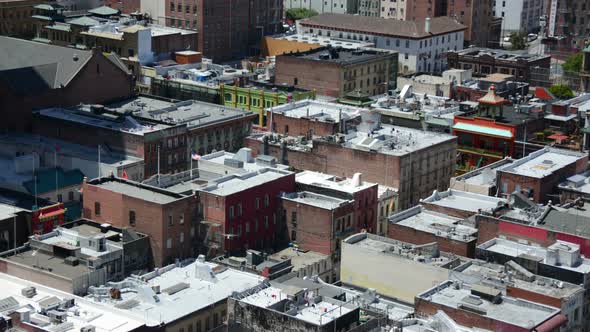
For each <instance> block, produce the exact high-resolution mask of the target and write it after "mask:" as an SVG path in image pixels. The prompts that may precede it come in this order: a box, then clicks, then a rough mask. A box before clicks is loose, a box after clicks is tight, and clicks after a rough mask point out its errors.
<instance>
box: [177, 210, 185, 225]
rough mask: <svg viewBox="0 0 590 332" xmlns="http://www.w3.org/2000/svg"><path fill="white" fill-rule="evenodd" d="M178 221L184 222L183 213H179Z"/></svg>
mask: <svg viewBox="0 0 590 332" xmlns="http://www.w3.org/2000/svg"><path fill="white" fill-rule="evenodd" d="M178 223H179V224H181V225H182V224H184V213H181V214H180V217H178Z"/></svg>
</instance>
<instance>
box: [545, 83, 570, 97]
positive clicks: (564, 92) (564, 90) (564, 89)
mask: <svg viewBox="0 0 590 332" xmlns="http://www.w3.org/2000/svg"><path fill="white" fill-rule="evenodd" d="M549 91H550V92H551V93H552V94H553V95H554V96H555V97H556V98H559V99H566V98H573V97H574V92H573V91H572V89H570V88H569V87H568V86H566V85H561V84H558V85H553V86H551V87H550V88H549Z"/></svg>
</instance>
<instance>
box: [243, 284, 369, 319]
mask: <svg viewBox="0 0 590 332" xmlns="http://www.w3.org/2000/svg"><path fill="white" fill-rule="evenodd" d="M294 298H295V299H294ZM310 298H313V301H314V303H315V305H313V306H310V305H309V304H308V300H309V299H310ZM239 301H240V302H243V303H247V304H250V305H254V306H256V307H260V308H265V309H267V310H273V311H279V312H281V313H283V314H284V315H287V316H290V317H292V318H293V319H298V320H302V321H305V322H308V323H311V324H313V325H318V326H322V325H325V324H328V323H330V322H332V321H334V320H337V319H338V318H340V317H342V316H344V315H346V314H348V313H350V312H352V311H354V310H356V309H358V307H356V306H354V305H351V304H348V303H344V302H341V301H338V300H335V299H331V298H329V297H326V296H321V295H318V294H316V291H314V290H308V289H307V288H301V287H298V286H296V285H293V284H291V285H285V284H280V283H274V284H273V285H272V286H269V287H267V288H262V289H260V290H257V291H255V292H250V293H249V294H244V296H243V297H241V298H240V299H239ZM281 302H282V303H285V304H284V305H279V303H281ZM287 302H289V303H290V304H291V306H287V305H286V304H287Z"/></svg>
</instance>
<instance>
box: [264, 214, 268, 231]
mask: <svg viewBox="0 0 590 332" xmlns="http://www.w3.org/2000/svg"><path fill="white" fill-rule="evenodd" d="M264 228H265V229H268V216H264Z"/></svg>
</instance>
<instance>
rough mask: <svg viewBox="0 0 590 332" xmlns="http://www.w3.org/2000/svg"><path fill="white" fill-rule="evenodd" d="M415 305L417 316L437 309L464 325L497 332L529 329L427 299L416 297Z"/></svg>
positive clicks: (425, 314)
mask: <svg viewBox="0 0 590 332" xmlns="http://www.w3.org/2000/svg"><path fill="white" fill-rule="evenodd" d="M414 304H415V307H416V315H417V316H419V317H425V316H431V315H434V314H436V312H437V311H438V310H442V311H444V312H445V313H446V314H447V315H449V317H451V318H452V319H453V320H454V321H455V322H457V323H458V324H461V325H464V326H473V327H478V328H482V329H487V330H490V331H497V332H520V331H522V332H525V331H529V330H527V329H525V328H522V327H518V326H514V325H511V324H508V323H504V322H501V321H497V320H493V319H491V318H487V317H485V316H480V315H477V314H475V313H471V312H468V311H465V310H461V309H454V308H450V307H446V306H442V305H439V304H436V303H432V302H429V301H427V300H424V299H421V298H416V300H415V301H414Z"/></svg>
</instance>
